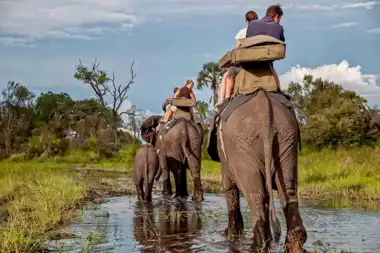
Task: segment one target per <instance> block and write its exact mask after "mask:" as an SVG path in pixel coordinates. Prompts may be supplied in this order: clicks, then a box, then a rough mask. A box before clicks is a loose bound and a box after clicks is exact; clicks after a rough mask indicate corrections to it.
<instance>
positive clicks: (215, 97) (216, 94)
mask: <svg viewBox="0 0 380 253" xmlns="http://www.w3.org/2000/svg"><path fill="white" fill-rule="evenodd" d="M212 93H213V95H212V97H213V105H214V106H215V105H216V103H218V91H217V88H215V89H213V90H212Z"/></svg>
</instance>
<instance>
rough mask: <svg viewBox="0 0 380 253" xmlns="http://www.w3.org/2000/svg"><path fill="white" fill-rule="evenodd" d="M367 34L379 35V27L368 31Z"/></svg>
mask: <svg viewBox="0 0 380 253" xmlns="http://www.w3.org/2000/svg"><path fill="white" fill-rule="evenodd" d="M367 32H369V33H379V34H380V27H377V28H373V29H370V30H368V31H367Z"/></svg>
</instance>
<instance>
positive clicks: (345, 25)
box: [331, 22, 358, 28]
mask: <svg viewBox="0 0 380 253" xmlns="http://www.w3.org/2000/svg"><path fill="white" fill-rule="evenodd" d="M357 25H358V23H356V22H345V23H339V24H336V25H332V26H331V28H343V27H351V26H357Z"/></svg>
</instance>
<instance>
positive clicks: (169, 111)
mask: <svg viewBox="0 0 380 253" xmlns="http://www.w3.org/2000/svg"><path fill="white" fill-rule="evenodd" d="M172 115H173V111H172V110H171V108H169V109H168V110H167V111H166V113H165V115H164V117H163V118H162V119H161V120H160V122H163V123H166V122H168V120H169V119H170V118H171V117H172Z"/></svg>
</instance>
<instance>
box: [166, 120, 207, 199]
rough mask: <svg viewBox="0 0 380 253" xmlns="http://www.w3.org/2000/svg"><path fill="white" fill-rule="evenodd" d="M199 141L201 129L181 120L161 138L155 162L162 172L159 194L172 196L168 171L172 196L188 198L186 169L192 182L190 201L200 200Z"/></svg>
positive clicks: (200, 142)
mask: <svg viewBox="0 0 380 253" xmlns="http://www.w3.org/2000/svg"><path fill="white" fill-rule="evenodd" d="M202 141H203V129H202V127H201V126H200V125H198V124H197V125H194V124H191V123H189V122H186V121H183V120H181V121H180V122H177V123H176V124H175V125H174V126H173V127H172V128H171V129H170V130H169V131H168V132H166V134H165V135H164V136H163V139H162V144H161V150H160V153H159V159H160V167H161V168H162V177H163V191H162V193H163V194H164V195H171V194H172V193H173V192H172V187H171V182H170V171H171V172H172V173H173V175H174V179H175V188H176V195H175V196H176V197H187V196H189V193H188V191H187V183H186V169H187V168H189V170H190V172H191V175H192V178H193V181H194V191H193V196H192V199H193V200H194V201H202V200H204V198H203V187H202V183H201V174H200V170H201V153H202V152H201V149H202Z"/></svg>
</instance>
